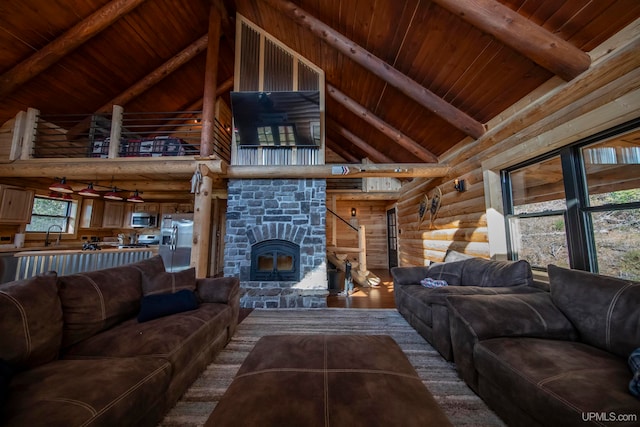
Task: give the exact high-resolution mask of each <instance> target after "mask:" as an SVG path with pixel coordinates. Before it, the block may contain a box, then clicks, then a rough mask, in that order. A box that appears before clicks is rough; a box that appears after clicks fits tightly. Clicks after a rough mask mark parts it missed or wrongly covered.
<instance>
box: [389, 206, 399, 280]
mask: <svg viewBox="0 0 640 427" xmlns="http://www.w3.org/2000/svg"><path fill="white" fill-rule="evenodd" d="M387 253H388V254H389V270H391V269H392V268H393V267H397V266H398V220H397V217H396V208H391V209H388V210H387Z"/></svg>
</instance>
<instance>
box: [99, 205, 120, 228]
mask: <svg viewBox="0 0 640 427" xmlns="http://www.w3.org/2000/svg"><path fill="white" fill-rule="evenodd" d="M124 208H125V203H122V202H104V212H103V214H102V228H122V220H123V218H124Z"/></svg>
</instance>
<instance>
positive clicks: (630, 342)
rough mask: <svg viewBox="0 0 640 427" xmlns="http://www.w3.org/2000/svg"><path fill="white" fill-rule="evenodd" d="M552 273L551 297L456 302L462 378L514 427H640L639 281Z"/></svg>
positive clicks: (453, 311) (454, 324)
mask: <svg viewBox="0 0 640 427" xmlns="http://www.w3.org/2000/svg"><path fill="white" fill-rule="evenodd" d="M548 272H549V281H550V288H551V291H550V293H546V292H544V293H536V294H519V295H514V294H512V295H494V296H487V295H460V296H451V297H448V300H447V304H448V308H449V312H450V320H451V336H452V342H453V353H454V358H455V362H456V369H457V370H458V373H459V375H460V377H461V378H462V379H464V380H465V382H466V383H467V384H468V385H469V386H470V387H471V388H472V389H473V390H474V391H475V392H476V393H477V394H478V395H479V396H480V397H482V399H483V400H484V401H485V402H487V404H488V405H489V406H490V407H491V408H492V409H493V410H494V411H495V412H496V413H497V414H498V415H500V416H501V417H502V418H503V419H504V420H505V421H506V422H507V424H508V425H509V426H585V425H593V426H607V425H611V426H629V427H630V426H637V425H638V423H640V400H639V399H638V398H637V397H635V396H633V395H632V394H631V392H630V391H629V383H630V381H631V379H632V377H633V372H632V370H631V369H630V366H629V363H628V358H629V356H630V354H631V352H632V351H633V350H634V349H636V348H639V347H640V282H633V281H628V280H622V279H617V278H613V277H608V276H603V275H598V274H593V273H587V272H584V271H579V270H570V269H565V268H560V267H557V266H553V265H550V266H549V267H548Z"/></svg>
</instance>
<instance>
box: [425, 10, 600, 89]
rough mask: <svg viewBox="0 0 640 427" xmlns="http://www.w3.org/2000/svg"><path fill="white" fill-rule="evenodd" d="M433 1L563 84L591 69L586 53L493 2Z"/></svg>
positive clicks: (589, 59) (589, 58)
mask: <svg viewBox="0 0 640 427" xmlns="http://www.w3.org/2000/svg"><path fill="white" fill-rule="evenodd" d="M432 1H433V2H434V3H436V4H438V5H440V6H442V7H443V8H445V9H447V10H448V11H450V12H451V13H453V14H455V15H458V16H459V17H460V18H462V19H463V20H465V21H467V22H468V23H470V24H471V25H473V26H474V27H476V28H478V29H479V30H481V31H483V32H485V33H488V34H491V35H492V36H494V37H495V38H496V39H498V40H500V41H501V42H502V43H504V44H505V45H507V46H509V47H511V48H512V49H514V50H516V51H518V52H520V53H521V54H523V55H524V56H526V57H527V58H529V59H531V60H532V61H533V62H535V63H536V64H538V65H540V66H542V67H544V68H546V69H547V70H549V71H551V72H552V73H554V74H557V75H558V76H560V77H562V78H563V79H564V80H567V81H569V80H571V79H573V78H574V77H576V76H578V75H579V74H580V73H582V72H584V71H585V70H587V69H588V68H589V66H590V65H591V57H590V56H589V55H588V54H587V53H585V52H583V51H582V50H580V49H578V48H577V47H575V46H574V45H572V44H571V43H569V42H567V41H565V40H563V39H561V38H560V37H557V36H556V35H554V34H552V33H551V32H549V31H547V30H546V29H544V28H542V27H540V26H539V25H536V24H535V23H534V22H532V21H529V20H528V19H526V18H525V17H523V16H522V15H520V14H519V13H518V12H515V11H514V10H512V9H510V8H509V7H507V6H505V5H503V4H501V3H499V2H497V1H495V0H467V1H460V0H432Z"/></svg>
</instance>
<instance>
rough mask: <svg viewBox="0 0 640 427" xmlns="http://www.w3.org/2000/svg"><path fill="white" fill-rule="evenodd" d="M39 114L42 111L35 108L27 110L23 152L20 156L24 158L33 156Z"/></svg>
mask: <svg viewBox="0 0 640 427" xmlns="http://www.w3.org/2000/svg"><path fill="white" fill-rule="evenodd" d="M38 115H40V111H38V110H36V109H35V108H29V109H28V110H27V118H26V121H25V123H24V133H23V134H22V154H21V156H20V158H21V159H22V160H28V159H30V158H31V152H32V151H33V144H34V143H35V140H36V129H37V128H38Z"/></svg>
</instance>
